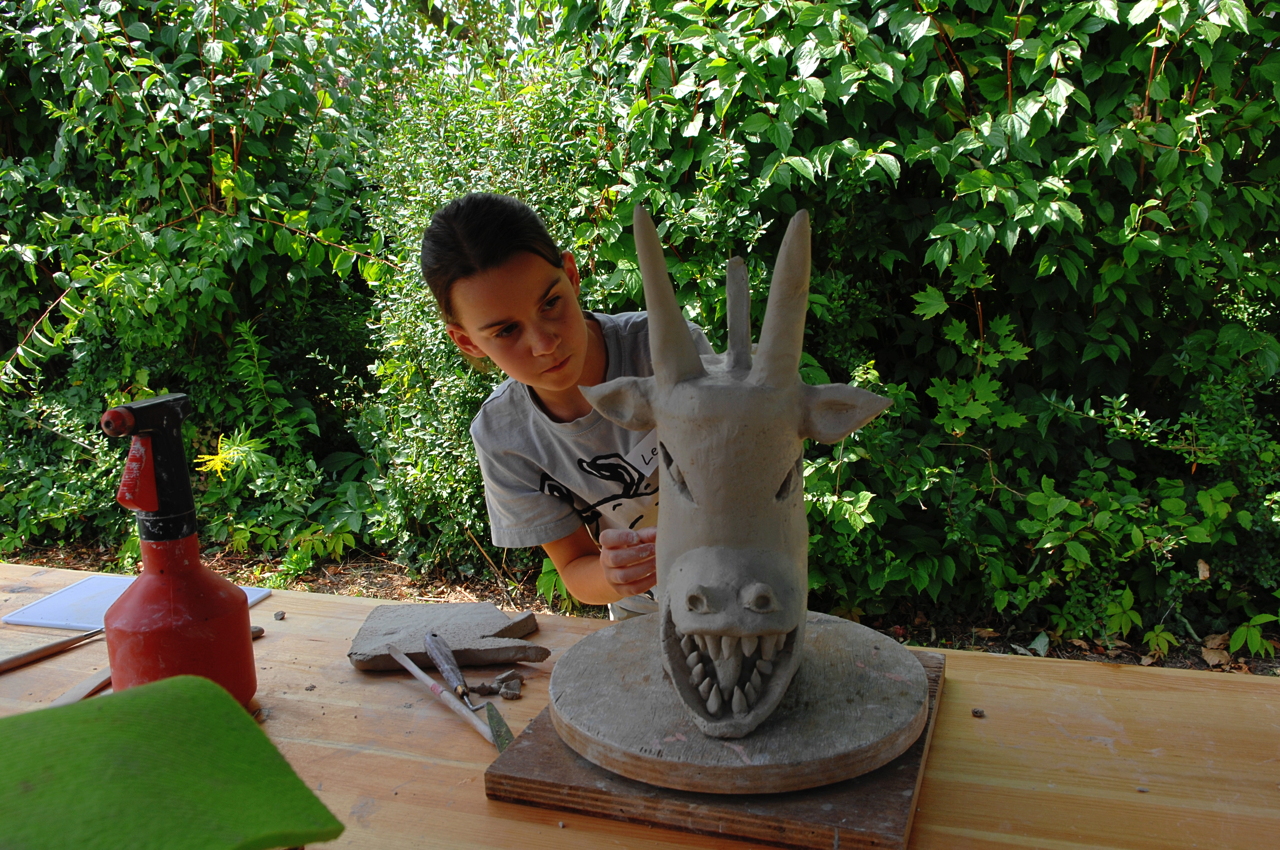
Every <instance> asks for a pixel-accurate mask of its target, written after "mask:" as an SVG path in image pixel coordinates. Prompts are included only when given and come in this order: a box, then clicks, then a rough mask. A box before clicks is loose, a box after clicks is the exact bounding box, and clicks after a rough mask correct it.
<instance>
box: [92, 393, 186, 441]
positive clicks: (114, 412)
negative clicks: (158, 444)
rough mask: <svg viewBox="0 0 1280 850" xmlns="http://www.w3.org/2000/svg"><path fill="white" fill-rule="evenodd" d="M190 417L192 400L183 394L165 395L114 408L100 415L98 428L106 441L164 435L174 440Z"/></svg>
mask: <svg viewBox="0 0 1280 850" xmlns="http://www.w3.org/2000/svg"><path fill="white" fill-rule="evenodd" d="M190 415H191V399H189V398H188V397H187V395H186V393H168V394H166V395H160V396H156V397H155V398H147V399H143V400H142V401H131V402H129V403H128V404H122V405H120V406H119V407H113V408H111V409H110V410H108V411H107V412H106V413H104V414H102V422H101V425H102V430H103V431H104V432H105V433H106V435H107V436H108V437H129V436H132V435H134V434H145V433H155V432H167V433H169V434H170V435H172V436H173V437H175V438H177V437H178V436H179V435H180V433H181V432H180V429H181V427H182V422H183V420H185V419H186V418H187V417H188V416H190Z"/></svg>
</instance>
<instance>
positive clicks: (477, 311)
mask: <svg viewBox="0 0 1280 850" xmlns="http://www.w3.org/2000/svg"><path fill="white" fill-rule="evenodd" d="M562 256H563V258H564V268H559V269H558V268H556V267H555V266H553V265H551V264H550V263H548V262H547V261H546V260H544V259H543V258H542V257H539V256H538V255H537V254H532V253H529V252H527V251H521V252H519V253H517V254H515V255H514V256H512V257H511V259H509V260H507V262H505V263H503V264H502V265H501V266H499V267H497V268H494V269H489V270H488V271H484V272H480V273H479V274H476V275H472V276H471V277H466V278H462V279H461V280H459V281H457V282H456V283H455V284H454V285H453V290H452V293H451V297H452V302H453V303H452V307H453V315H454V319H455V321H453V322H450V323H449V324H448V325H447V326H446V329H447V330H448V332H449V336H450V337H451V338H452V339H453V341H454V343H455V344H456V345H457V346H458V348H460V349H462V351H463V352H464V353H466V354H469V355H471V356H472V357H488V358H489V359H491V360H492V361H493V362H494V363H495V364H497V366H498V368H500V369H501V370H502V371H504V372H506V373H507V374H508V375H510V376H511V377H512V378H514V379H515V380H517V381H519V382H520V383H522V384H526V385H528V386H530V387H532V388H534V389H535V390H541V391H543V392H546V393H552V394H554V393H559V392H564V391H566V390H568V391H576V390H577V387H578V384H579V383H580V380H581V378H582V374H583V369H584V366H585V365H586V360H587V350H588V344H587V324H586V318H585V317H584V316H583V314H582V309H581V308H580V307H579V306H578V289H579V286H580V283H579V280H578V267H577V265H576V264H575V263H574V261H573V256H572V255H571V254H569V252H567V251H566V252H565V253H564V254H563V255H562Z"/></svg>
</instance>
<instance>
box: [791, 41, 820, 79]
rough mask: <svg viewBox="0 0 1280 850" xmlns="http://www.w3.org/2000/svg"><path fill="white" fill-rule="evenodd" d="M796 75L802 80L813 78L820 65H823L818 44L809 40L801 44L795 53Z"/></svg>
mask: <svg viewBox="0 0 1280 850" xmlns="http://www.w3.org/2000/svg"><path fill="white" fill-rule="evenodd" d="M795 61H796V74H797V76H799V77H800V79H802V80H803V79H804V78H805V77H812V76H813V72H814V71H815V70H817V68H818V65H820V64H821V63H822V55H821V53H819V52H818V42H817V41H816V40H815V39H813V38H807V39H805V40H804V41H803V42H801V43H800V46H799V47H797V48H796V52H795Z"/></svg>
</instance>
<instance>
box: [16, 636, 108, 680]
mask: <svg viewBox="0 0 1280 850" xmlns="http://www.w3.org/2000/svg"><path fill="white" fill-rule="evenodd" d="M100 634H102V629H94V630H93V631H91V632H83V633H82V634H78V635H75V636H73V637H69V638H63V639H62V640H56V641H54V642H53V643H46V644H45V645H44V646H37V647H36V648H35V649H28V650H27V651H26V652H19V653H18V654H17V655H10V656H9V657H8V658H3V659H0V673H6V672H8V671H9V670H12V669H13V668H15V667H21V666H22V665H24V664H30V663H31V662H32V661H39V660H40V659H41V658H48V657H49V656H50V655H57V654H58V653H59V652H62V651H63V650H65V649H70V648H71V647H73V646H75V645H76V644H79V643H83V642H84V641H86V640H89V638H95V637H97V636H98V635H100Z"/></svg>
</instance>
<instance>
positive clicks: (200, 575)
mask: <svg viewBox="0 0 1280 850" xmlns="http://www.w3.org/2000/svg"><path fill="white" fill-rule="evenodd" d="M190 412H191V403H190V401H189V400H188V398H187V396H186V395H183V394H181V393H170V394H169V395H163V396H159V397H157V398H150V399H146V400H145V401H135V402H132V403H130V404H125V405H121V406H120V407H113V408H111V409H110V410H108V411H107V412H106V413H105V414H103V416H102V430H103V431H105V432H106V433H107V435H108V436H112V437H132V438H133V443H132V445H131V446H130V447H129V456H128V459H127V460H126V461H125V468H124V476H123V478H121V480H120V490H119V492H118V493H117V494H116V501H118V502H119V503H120V504H121V505H123V506H124V507H126V508H129V509H130V510H132V511H133V512H134V514H135V515H136V516H137V519H138V539H139V541H140V546H141V548H142V574H141V575H139V576H138V578H137V579H136V580H135V581H134V582H133V584H131V585H130V586H129V589H128V590H126V591H125V592H124V593H123V594H122V595H121V596H120V598H119V599H117V600H116V601H115V604H113V605H112V606H111V607H110V608H108V609H107V613H106V616H105V617H104V625H105V626H106V639H107V656H108V657H109V659H110V663H111V687H112V689H113V690H116V691H120V690H123V689H125V688H131V687H133V686H134V685H143V684H146V683H147V682H154V681H155V680H157V679H165V678H168V677H169V676H179V675H183V674H191V675H196V676H204V677H205V678H206V679H212V680H213V681H215V682H217V683H218V684H219V685H222V687H224V688H226V689H227V690H228V691H229V692H230V693H231V695H232V696H233V697H235V698H236V699H237V700H238V701H239V702H240V704H241V705H247V704H248V702H249V700H250V699H252V698H253V694H254V692H255V691H256V690H257V689H258V678H257V673H256V671H255V668H254V663H253V645H252V642H251V641H252V638H251V637H250V634H249V603H248V600H247V598H246V597H245V593H244V591H243V590H241V589H240V588H238V587H236V586H235V585H234V584H232V583H231V582H230V581H227V579H225V578H223V577H222V576H220V575H218V574H217V573H215V572H212V571H210V570H209V569H207V568H205V567H204V566H203V565H202V564H201V563H200V547H199V544H198V542H197V539H196V510H195V501H194V499H193V498H192V496H191V479H190V478H189V476H188V473H187V458H186V453H185V452H184V451H183V449H182V422H183V420H184V419H186V418H187V416H188V415H189V414H190Z"/></svg>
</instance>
